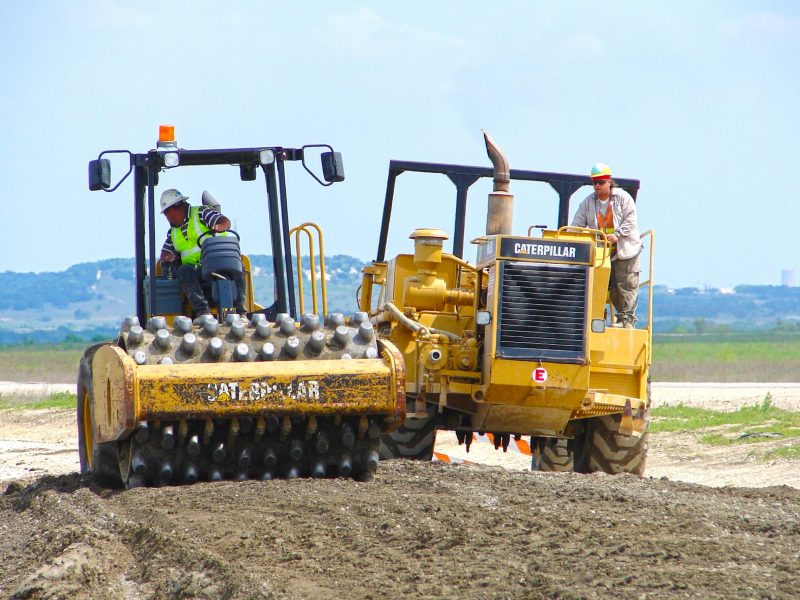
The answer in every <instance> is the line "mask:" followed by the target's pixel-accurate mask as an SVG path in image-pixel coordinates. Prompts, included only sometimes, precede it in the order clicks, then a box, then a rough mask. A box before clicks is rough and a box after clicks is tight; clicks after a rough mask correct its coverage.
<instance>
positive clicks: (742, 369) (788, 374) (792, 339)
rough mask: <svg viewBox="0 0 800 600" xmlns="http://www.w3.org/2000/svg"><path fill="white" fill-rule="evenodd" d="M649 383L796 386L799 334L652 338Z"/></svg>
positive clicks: (40, 369)
mask: <svg viewBox="0 0 800 600" xmlns="http://www.w3.org/2000/svg"><path fill="white" fill-rule="evenodd" d="M86 346H87V345H86V344H83V343H69V344H67V343H64V344H56V345H30V346H0V381H44V382H48V383H70V382H73V381H75V380H76V378H77V374H78V363H79V362H80V359H81V356H82V355H83V351H84V349H85V348H86ZM652 375H653V381H718V382H735V381H753V382H798V381H800V333H785V334H781V333H772V332H765V333H732V334H725V335H721V334H717V335H667V334H662V335H656V336H654V338H653V370H652Z"/></svg>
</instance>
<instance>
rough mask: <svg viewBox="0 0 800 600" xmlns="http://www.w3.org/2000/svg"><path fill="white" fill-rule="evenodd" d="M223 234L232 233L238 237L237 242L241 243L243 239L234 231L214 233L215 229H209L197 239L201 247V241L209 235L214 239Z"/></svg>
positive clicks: (227, 230)
mask: <svg viewBox="0 0 800 600" xmlns="http://www.w3.org/2000/svg"><path fill="white" fill-rule="evenodd" d="M221 233H232V234H233V235H235V236H236V239H237V240H240V241H241V239H242V238H240V237H239V234H238V233H236V232H235V231H234V230H233V229H226V230H225V231H214V230H213V229H209V230H208V231H206V232H203V233H201V234H200V236H199V237H198V238H197V245H198V246H199V245H200V240H202V239H203V238H204V237H206V236H207V235H209V236H211V237H214V236H216V235H219V234H221Z"/></svg>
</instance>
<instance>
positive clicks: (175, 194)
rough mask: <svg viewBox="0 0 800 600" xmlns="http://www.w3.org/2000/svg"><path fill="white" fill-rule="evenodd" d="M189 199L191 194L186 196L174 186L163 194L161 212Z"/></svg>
mask: <svg viewBox="0 0 800 600" xmlns="http://www.w3.org/2000/svg"><path fill="white" fill-rule="evenodd" d="M188 199H189V196H184V195H183V194H181V193H180V192H179V191H178V190H176V189H174V188H171V189H168V190H164V193H162V194H161V212H162V213H163V212H164V211H165V210H167V209H168V208H169V207H170V206H175V205H176V204H178V203H180V202H183V201H185V200H188Z"/></svg>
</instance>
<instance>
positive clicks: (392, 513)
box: [0, 398, 800, 599]
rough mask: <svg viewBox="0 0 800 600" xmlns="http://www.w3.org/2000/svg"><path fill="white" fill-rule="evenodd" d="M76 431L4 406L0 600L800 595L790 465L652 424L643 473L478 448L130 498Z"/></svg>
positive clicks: (799, 482)
mask: <svg viewBox="0 0 800 600" xmlns="http://www.w3.org/2000/svg"><path fill="white" fill-rule="evenodd" d="M756 400H758V398H756ZM449 435H450V436H452V434H449ZM75 437H76V434H75V412H74V410H72V411H70V410H60V411H58V410H49V411H0V444H1V445H0V556H2V560H0V598H48V599H56V598H86V599H96V598H101V599H102V598H109V599H111V598H113V599H118V598H131V599H138V598H148V599H149V598H211V599H216V598H231V599H238V598H317V597H319V598H329V597H339V598H400V597H403V598H405V597H410V598H540V597H544V598H797V597H800V489H798V488H800V464H798V463H797V462H796V461H773V462H770V463H765V462H764V461H758V460H755V459H753V458H752V457H751V456H750V455H749V454H748V453H749V452H750V449H746V450H743V451H737V450H732V449H728V450H727V451H726V452H722V453H721V452H719V451H709V450H707V449H704V448H702V447H701V446H700V445H699V444H698V443H697V441H696V439H695V438H694V437H693V436H691V435H684V436H678V435H677V434H669V435H664V434H658V435H653V436H651V445H650V459H649V460H648V469H647V473H646V476H645V477H644V478H641V479H640V478H637V477H633V476H627V475H625V476H613V477H612V476H608V475H575V474H560V473H553V474H549V473H535V472H530V471H528V470H526V469H527V462H528V459H527V457H525V456H523V455H520V454H514V453H512V452H509V453H508V454H503V453H502V452H499V453H498V452H495V451H494V450H493V449H490V448H491V447H490V446H488V444H478V443H475V444H473V446H472V451H471V452H470V454H469V455H466V454H464V455H463V456H464V458H466V459H467V460H469V461H470V463H467V464H447V463H443V462H430V463H419V462H407V461H386V462H382V463H381V465H380V466H379V468H378V474H377V476H376V478H375V480H374V481H372V482H369V483H357V482H353V481H349V480H310V479H306V480H293V481H282V480H276V481H266V482H258V481H246V482H242V483H234V482H220V483H202V484H196V485H193V486H186V487H168V488H139V489H135V490H130V491H120V490H106V489H102V488H100V487H97V486H96V485H95V484H94V483H92V482H91V481H89V480H88V479H87V478H85V477H82V476H81V475H79V474H78V473H77V470H78V464H77V452H76V448H75ZM437 451H441V452H444V453H448V454H449V456H451V457H453V458H455V457H456V455H457V454H458V452H460V451H463V447H462V448H459V447H458V446H457V445H455V444H454V443H453V442H452V440H451V438H450V437H447V435H446V434H440V440H439V443H437ZM787 484H788V485H787Z"/></svg>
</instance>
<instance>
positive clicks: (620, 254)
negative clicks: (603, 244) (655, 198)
mask: <svg viewBox="0 0 800 600" xmlns="http://www.w3.org/2000/svg"><path fill="white" fill-rule="evenodd" d="M598 202H599V201H598V199H597V195H596V194H594V193H592V194H589V195H588V196H586V198H584V199H583V202H581V203H580V205H579V206H578V210H577V212H576V213H575V217H574V218H573V219H572V225H573V226H574V227H589V228H591V229H599V227H598V225H597V211H598V210H599V205H598ZM610 202H611V213H612V214H613V215H614V235H616V236H617V237H618V238H619V239H618V240H617V258H621V259H623V260H625V259H628V258H633V257H634V256H636V255H637V254H639V252H640V251H641V248H642V242H641V240H640V235H639V225H638V222H637V217H636V203H635V202H634V201H633V198H632V197H631V195H630V194H629V193H628V192H626V191H625V190H623V189H622V188H616V187H615V188H614V189H613V190H611V199H610Z"/></svg>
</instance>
